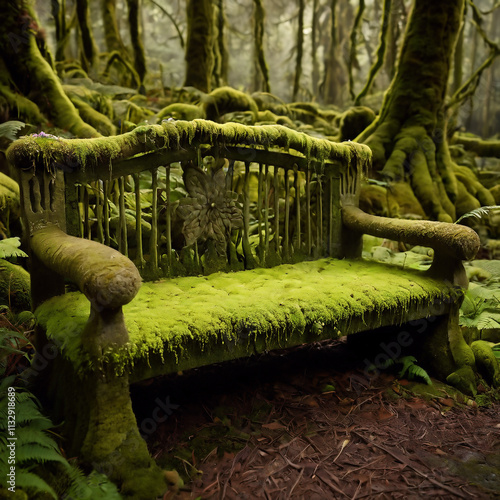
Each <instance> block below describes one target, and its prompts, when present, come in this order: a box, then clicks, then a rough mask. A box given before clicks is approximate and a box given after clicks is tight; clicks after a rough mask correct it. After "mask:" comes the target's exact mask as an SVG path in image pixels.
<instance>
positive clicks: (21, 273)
mask: <svg viewBox="0 0 500 500" xmlns="http://www.w3.org/2000/svg"><path fill="white" fill-rule="evenodd" d="M0 304H4V305H7V306H9V307H10V308H11V309H12V310H13V311H14V312H15V311H29V310H30V309H31V296H30V275H29V273H28V272H27V271H26V270H25V269H23V268H22V267H21V266H16V265H15V264H11V263H10V262H8V261H7V260H4V259H0Z"/></svg>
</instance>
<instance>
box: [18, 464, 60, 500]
mask: <svg viewBox="0 0 500 500" xmlns="http://www.w3.org/2000/svg"><path fill="white" fill-rule="evenodd" d="M16 486H17V487H18V488H19V489H21V490H26V491H29V492H36V493H38V494H39V493H46V494H49V495H50V496H51V497H52V498H55V499H56V500H57V494H56V492H55V491H54V489H53V488H52V487H51V486H50V485H49V484H47V482H46V481H45V480H44V479H42V478H41V477H40V476H38V475H37V474H35V473H33V472H30V471H28V470H23V469H18V468H16Z"/></svg>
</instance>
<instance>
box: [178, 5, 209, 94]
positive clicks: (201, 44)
mask: <svg viewBox="0 0 500 500" xmlns="http://www.w3.org/2000/svg"><path fill="white" fill-rule="evenodd" d="M213 19H214V15H213V5H212V1H211V0H188V2H187V24H188V34H187V41H186V54H185V60H186V78H185V80H184V85H185V86H186V87H188V86H189V87H195V88H197V89H199V90H201V91H202V92H210V90H211V81H212V73H213V65H214V55H213V43H214V23H213Z"/></svg>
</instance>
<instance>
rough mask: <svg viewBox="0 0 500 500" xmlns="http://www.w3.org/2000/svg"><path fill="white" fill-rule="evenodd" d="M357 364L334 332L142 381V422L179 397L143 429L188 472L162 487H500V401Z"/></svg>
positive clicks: (300, 494)
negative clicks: (430, 391)
mask: <svg viewBox="0 0 500 500" xmlns="http://www.w3.org/2000/svg"><path fill="white" fill-rule="evenodd" d="M361 366H362V363H361V364H360V360H358V359H356V357H355V356H354V355H353V353H352V351H351V349H349V348H348V347H347V346H346V345H345V343H342V342H340V343H339V342H331V343H327V344H322V345H314V346H304V347H301V348H298V349H294V350H290V351H288V352H287V353H285V354H284V353H271V354H268V355H266V356H260V357H259V358H258V359H257V358H256V359H251V360H245V361H239V362H233V363H229V364H224V365H220V366H216V367H207V368H203V369H199V370H195V371H193V372H190V373H189V374H184V375H183V376H181V377H170V378H167V379H163V380H162V381H160V382H158V381H155V382H154V383H153V384H151V385H150V386H149V387H144V386H142V387H140V388H136V389H135V391H134V392H135V396H134V401H135V406H136V411H137V413H138V421H139V425H141V422H142V421H144V419H146V418H148V415H152V414H153V411H154V409H155V404H152V403H151V401H154V400H156V401H157V400H158V398H160V400H161V401H168V402H169V403H171V405H172V406H171V408H172V410H171V415H170V416H169V417H168V419H166V421H164V422H162V423H160V422H158V426H157V428H156V430H155V432H154V433H151V434H150V435H149V437H148V444H149V446H150V449H151V451H152V453H153V454H154V456H155V458H156V459H157V460H158V462H159V464H160V465H162V466H163V467H164V468H167V469H168V468H172V467H175V468H176V469H177V470H178V471H179V472H180V473H181V475H183V476H184V478H185V487H184V488H183V489H182V490H181V491H179V492H177V493H176V494H174V493H173V492H171V493H169V494H168V495H167V496H166V497H165V498H179V499H196V498H202V499H254V498H256V499H257V498H263V499H276V500H278V499H288V498H291V499H307V500H309V499H311V500H314V499H322V500H323V499H330V498H332V499H333V498H335V499H336V498H339V499H341V498H349V499H372V498H373V499H393V498H404V499H420V498H433V499H454V498H467V499H469V498H472V499H489V498H500V414H499V409H500V404H499V403H498V402H497V403H495V404H492V405H490V406H489V407H478V406H468V405H467V404H465V403H466V400H467V398H460V397H458V400H457V397H456V396H453V395H449V394H446V392H445V391H443V390H441V389H439V388H438V387H437V386H436V385H434V386H433V387H434V389H435V391H436V393H435V395H434V397H425V396H422V393H421V395H420V396H417V395H416V394H415V393H413V392H411V391H410V390H413V389H412V385H409V384H408V383H407V382H406V381H404V380H402V381H399V382H398V381H397V380H396V379H395V377H394V376H393V375H389V374H382V375H380V376H377V377H374V378H366V377H365V376H364V375H363V372H362V371H361V369H360V367H361ZM421 388H422V386H420V389H421ZM415 390H416V388H415ZM176 405H178V407H177V406H176ZM174 406H175V408H174ZM169 413H170V412H169ZM156 414H157V415H163V414H161V413H158V412H157V413H156ZM164 417H165V416H164V415H163V416H162V418H160V419H159V420H164ZM174 457H179V458H174ZM189 476H190V477H191V479H190V478H189Z"/></svg>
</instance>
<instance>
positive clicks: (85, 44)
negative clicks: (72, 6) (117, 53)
mask: <svg viewBox="0 0 500 500" xmlns="http://www.w3.org/2000/svg"><path fill="white" fill-rule="evenodd" d="M76 16H77V18H78V26H79V28H80V40H81V44H82V53H81V56H80V60H81V63H82V68H83V69H84V70H85V71H86V72H88V71H89V69H91V68H92V66H93V65H94V61H95V59H96V56H97V45H96V44H95V42H94V38H93V36H92V28H91V21H90V4H89V0H76Z"/></svg>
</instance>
